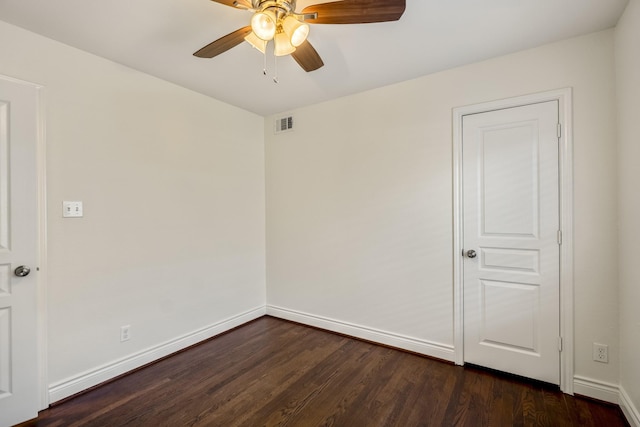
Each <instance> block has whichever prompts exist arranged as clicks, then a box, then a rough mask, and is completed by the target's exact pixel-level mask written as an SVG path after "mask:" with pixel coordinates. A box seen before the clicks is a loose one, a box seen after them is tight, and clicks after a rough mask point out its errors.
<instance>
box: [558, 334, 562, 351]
mask: <svg viewBox="0 0 640 427" xmlns="http://www.w3.org/2000/svg"><path fill="white" fill-rule="evenodd" d="M558 351H560V352H562V337H558Z"/></svg>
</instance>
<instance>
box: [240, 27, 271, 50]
mask: <svg viewBox="0 0 640 427" xmlns="http://www.w3.org/2000/svg"><path fill="white" fill-rule="evenodd" d="M244 39H245V40H246V42H247V43H249V44H250V45H251V46H253V47H255V48H256V49H258V50H259V51H260V52H262V53H265V51H266V50H267V41H266V40H262V39H261V38H260V37H258V36H256V33H254V32H253V31H252V32H251V33H249V35H248V36H246V37H245V38H244Z"/></svg>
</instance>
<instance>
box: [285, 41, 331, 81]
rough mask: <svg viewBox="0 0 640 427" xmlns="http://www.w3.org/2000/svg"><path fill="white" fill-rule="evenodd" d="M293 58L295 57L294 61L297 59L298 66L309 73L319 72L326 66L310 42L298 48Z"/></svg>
mask: <svg viewBox="0 0 640 427" xmlns="http://www.w3.org/2000/svg"><path fill="white" fill-rule="evenodd" d="M291 56H293V59H295V60H296V62H297V63H298V65H300V66H301V67H302V69H303V70H305V71H306V72H307V73H308V72H309V71H314V70H317V69H318V68H320V67H322V66H323V65H324V62H322V58H320V55H318V52H316V50H315V48H314V47H313V46H311V43H309V41H308V40H305V42H304V43H302V44H301V45H300V46H298V47H297V48H296V50H295V52H293V53H292V54H291Z"/></svg>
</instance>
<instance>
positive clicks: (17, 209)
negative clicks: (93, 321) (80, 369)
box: [0, 79, 39, 427]
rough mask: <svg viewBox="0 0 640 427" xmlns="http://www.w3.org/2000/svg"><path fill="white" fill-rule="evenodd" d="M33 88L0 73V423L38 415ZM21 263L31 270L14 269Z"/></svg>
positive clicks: (8, 422) (35, 114)
mask: <svg viewBox="0 0 640 427" xmlns="http://www.w3.org/2000/svg"><path fill="white" fill-rule="evenodd" d="M37 96H38V95H37V89H36V88H35V87H33V86H29V85H26V84H21V83H14V82H9V81H7V80H3V79H0V427H4V426H11V425H14V424H16V423H19V422H22V421H25V420H27V419H30V418H34V417H36V416H37V411H38V409H39V394H38V364H37V363H38V354H37V351H38V346H37V321H36V319H37V289H36V275H37V267H38V266H37V247H38V246H37V236H38V231H37V180H36V175H37V169H36V142H37V117H38V116H37ZM20 265H26V266H29V267H30V268H31V273H30V274H29V275H27V276H25V277H17V276H16V275H15V274H14V270H15V269H16V267H18V266H20Z"/></svg>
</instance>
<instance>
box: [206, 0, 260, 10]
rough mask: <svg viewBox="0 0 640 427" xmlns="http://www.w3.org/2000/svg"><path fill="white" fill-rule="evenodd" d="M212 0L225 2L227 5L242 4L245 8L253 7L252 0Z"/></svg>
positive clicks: (236, 5)
mask: <svg viewBox="0 0 640 427" xmlns="http://www.w3.org/2000/svg"><path fill="white" fill-rule="evenodd" d="M211 1H214V2H216V3H220V4H223V5H225V6H231V7H238V6H240V7H242V8H245V9H251V8H252V7H253V5H252V4H251V1H250V0H211Z"/></svg>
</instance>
